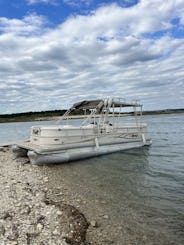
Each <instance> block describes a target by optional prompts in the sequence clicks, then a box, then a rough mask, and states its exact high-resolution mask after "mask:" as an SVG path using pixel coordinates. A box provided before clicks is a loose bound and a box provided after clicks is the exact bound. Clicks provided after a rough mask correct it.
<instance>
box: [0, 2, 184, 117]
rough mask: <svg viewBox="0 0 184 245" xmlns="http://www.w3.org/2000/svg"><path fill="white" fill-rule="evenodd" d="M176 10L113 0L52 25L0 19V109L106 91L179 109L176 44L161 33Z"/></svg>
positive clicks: (55, 105)
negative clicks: (110, 3)
mask: <svg viewBox="0 0 184 245" xmlns="http://www.w3.org/2000/svg"><path fill="white" fill-rule="evenodd" d="M178 9H179V10H180V11H179V10H178ZM183 10H184V3H183V1H179V0H178V1H174V0H170V1H167V2H164V3H163V1H161V0H157V1H155V0H154V1H153V0H150V1H140V3H139V4H137V5H135V6H132V7H130V8H122V7H120V6H117V5H115V4H113V5H108V6H103V7H101V8H99V9H97V10H96V11H95V12H93V13H91V14H90V15H86V16H75V17H70V18H69V19H68V20H67V21H65V22H64V23H61V24H60V25H59V26H57V27H56V28H55V29H47V28H46V26H45V24H46V20H45V19H44V18H43V17H40V16H37V15H29V16H27V17H24V18H23V19H22V20H18V19H7V18H0V31H1V34H0V47H1V48H0V56H1V63H0V104H2V105H3V106H1V107H0V113H7V112H9V113H10V112H18V111H31V110H33V111H34V110H43V109H45V110H48V109H59V108H64V107H65V106H66V104H67V105H69V104H70V105H71V104H72V103H73V102H76V100H77V99H84V98H94V97H97V96H103V97H104V96H109V95H110V96H125V97H128V98H130V99H133V98H138V99H142V101H143V102H144V101H145V102H146V105H147V107H146V108H147V109H156V108H164V107H165V108H166V107H167V108H169V107H182V106H181V105H182V103H183V102H184V101H183V98H184V96H183V91H184V88H183V87H184V83H183V77H184V68H183V60H184V42H183V39H178V38H175V37H173V36H172V35H169V31H170V30H171V29H172V25H173V24H172V20H173V18H178V19H179V20H181V18H182V14H181V13H183ZM180 27H181V26H180ZM158 31H167V32H163V33H162V35H161V36H154V35H153V33H154V32H158ZM147 33H148V34H150V37H149V35H148V36H146V35H145V34H147ZM38 34H39V35H38ZM176 95H177V96H176ZM68 99H69V100H68ZM12 103H13V104H12Z"/></svg>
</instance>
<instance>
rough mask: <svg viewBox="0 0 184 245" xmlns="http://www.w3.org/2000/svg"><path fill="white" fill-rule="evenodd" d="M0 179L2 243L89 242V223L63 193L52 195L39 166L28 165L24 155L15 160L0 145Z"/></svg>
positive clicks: (78, 244) (50, 244)
mask: <svg viewBox="0 0 184 245" xmlns="http://www.w3.org/2000/svg"><path fill="white" fill-rule="evenodd" d="M0 178H1V182H0V207H1V209H0V244H1V245H16V244H21V245H24V244H25V245H26V244H27V245H37V244H38V245H57V244H58V245H67V244H71V245H87V244H90V242H89V241H86V232H87V229H88V226H89V222H88V221H87V219H86V218H85V216H84V215H83V214H82V213H81V212H80V210H79V209H78V208H76V207H74V206H72V205H70V204H68V203H67V200H66V197H65V196H64V193H62V192H59V193H58V192H57V193H56V195H55V198H54V196H53V193H52V190H50V189H49V188H48V187H47V183H48V181H49V179H48V177H46V176H44V175H42V173H41V172H40V171H39V167H38V166H33V165H31V164H27V159H26V158H17V159H15V157H14V155H13V154H12V152H11V150H10V149H9V148H8V147H1V148H0ZM51 194H52V195H51ZM93 225H94V226H95V223H94V224H93Z"/></svg>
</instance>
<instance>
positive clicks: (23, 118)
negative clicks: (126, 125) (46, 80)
mask: <svg viewBox="0 0 184 245" xmlns="http://www.w3.org/2000/svg"><path fill="white" fill-rule="evenodd" d="M183 113H184V109H167V110H155V111H143V112H142V115H143V116H149V115H150V116H151V115H154V116H157V115H158V116H159V115H168V114H183ZM45 114H47V112H26V113H18V114H7V115H0V123H11V122H34V121H59V120H62V115H58V111H57V113H56V111H49V113H48V114H49V115H48V116H45ZM132 115H133V113H132V112H125V113H121V114H118V113H117V114H114V117H127V116H132ZM88 116H89V115H82V114H79V115H68V116H67V117H66V118H65V120H71V119H85V118H87V117H88ZM96 117H97V118H98V117H99V115H96ZM109 117H113V114H109Z"/></svg>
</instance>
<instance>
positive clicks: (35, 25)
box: [0, 14, 47, 36]
mask: <svg viewBox="0 0 184 245" xmlns="http://www.w3.org/2000/svg"><path fill="white" fill-rule="evenodd" d="M46 24H47V20H46V18H45V17H43V16H38V15H36V14H30V15H28V16H25V17H24V18H23V19H22V20H20V19H8V18H6V17H0V32H4V33H8V34H10V33H12V34H14V35H24V36H26V35H27V36H28V35H37V34H40V33H42V34H43V27H44V25H46Z"/></svg>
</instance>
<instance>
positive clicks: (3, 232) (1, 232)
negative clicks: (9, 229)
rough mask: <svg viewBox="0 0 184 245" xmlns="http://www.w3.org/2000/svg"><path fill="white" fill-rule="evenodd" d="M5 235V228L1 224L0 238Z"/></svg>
mask: <svg viewBox="0 0 184 245" xmlns="http://www.w3.org/2000/svg"><path fill="white" fill-rule="evenodd" d="M4 234H5V228H4V226H3V225H2V224H0V236H1V235H2V236H4Z"/></svg>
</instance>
